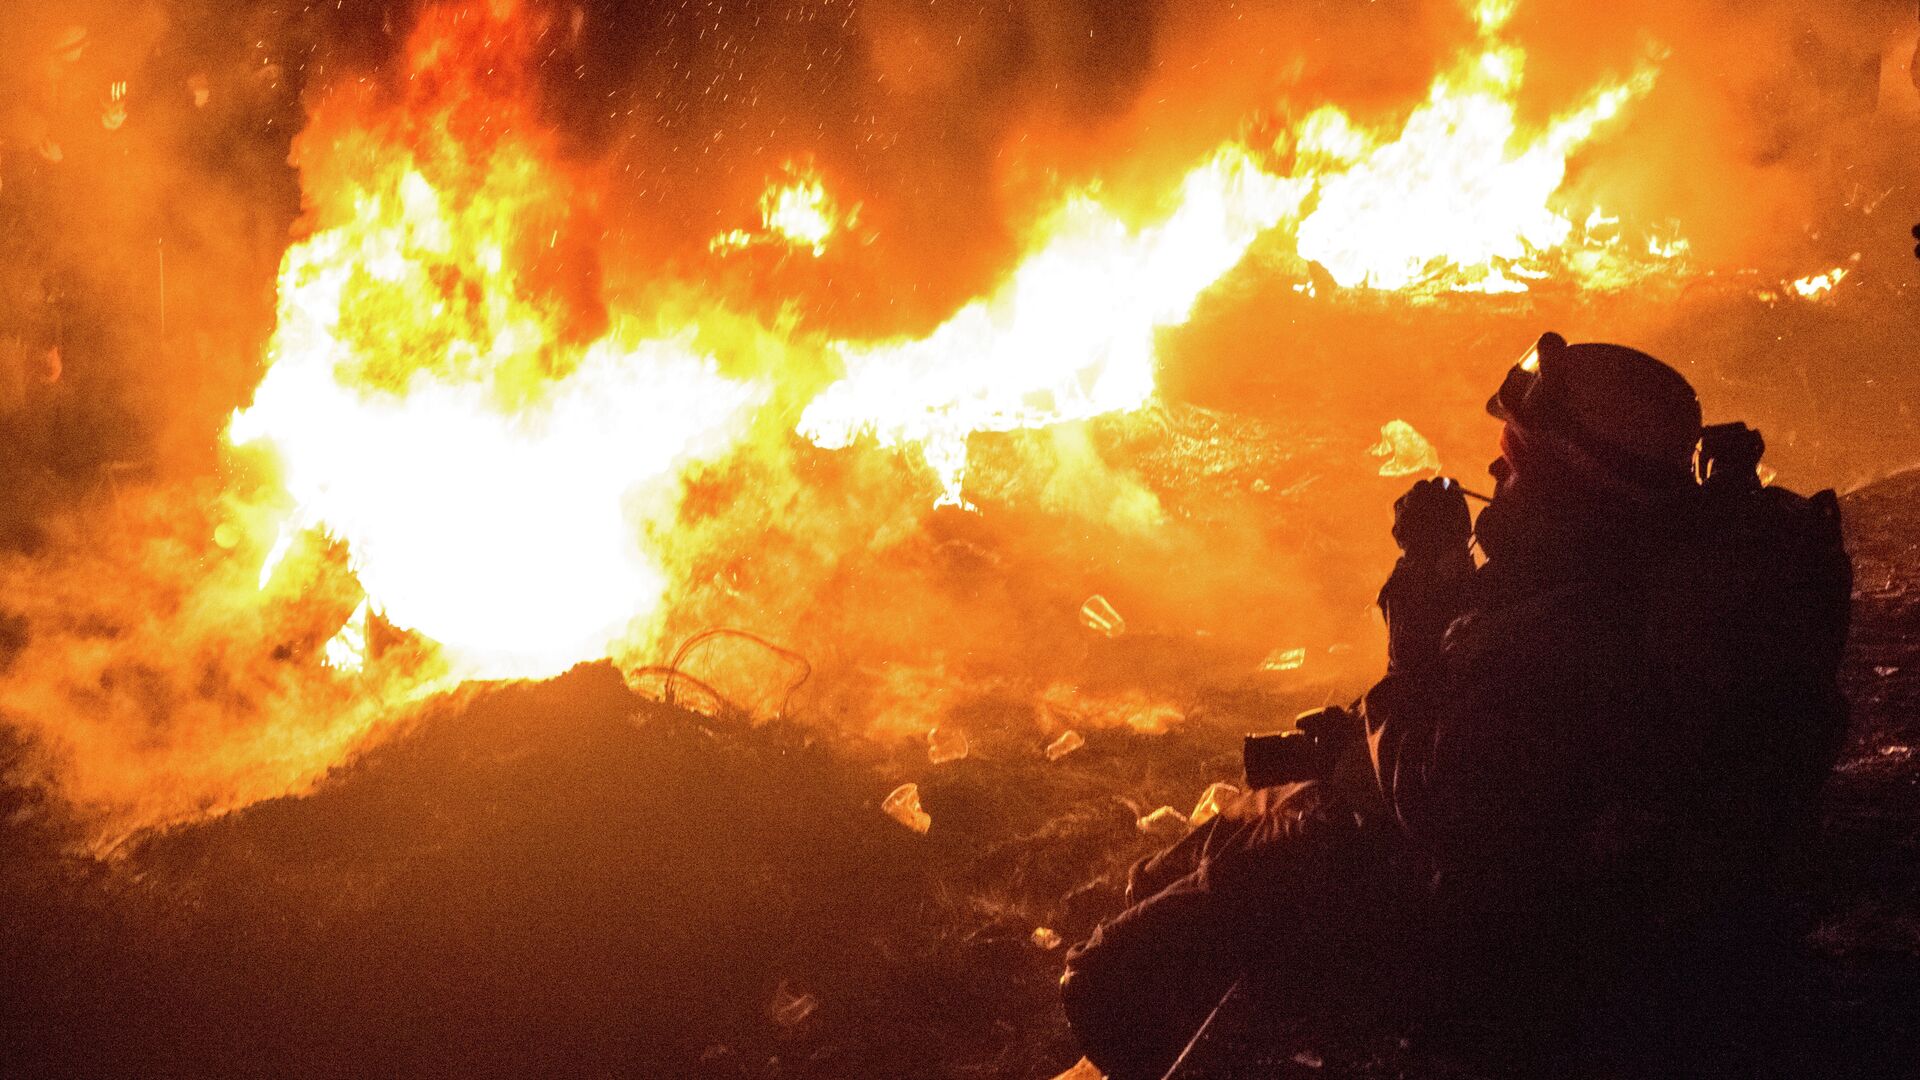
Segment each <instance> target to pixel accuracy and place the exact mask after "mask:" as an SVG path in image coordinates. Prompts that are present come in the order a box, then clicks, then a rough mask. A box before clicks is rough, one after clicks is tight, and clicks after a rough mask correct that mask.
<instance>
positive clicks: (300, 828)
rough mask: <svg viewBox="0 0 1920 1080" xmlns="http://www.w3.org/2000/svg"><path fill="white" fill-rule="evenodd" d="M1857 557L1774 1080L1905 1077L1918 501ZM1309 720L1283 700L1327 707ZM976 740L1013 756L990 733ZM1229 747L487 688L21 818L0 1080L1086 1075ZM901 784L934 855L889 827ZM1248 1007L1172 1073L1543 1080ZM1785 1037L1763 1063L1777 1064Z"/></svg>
mask: <svg viewBox="0 0 1920 1080" xmlns="http://www.w3.org/2000/svg"><path fill="white" fill-rule="evenodd" d="M1846 508H1847V515H1848V524H1849V529H1850V534H1851V538H1852V539H1851V543H1852V547H1853V551H1854V554H1855V558H1856V560H1857V566H1858V593H1857V608H1856V625H1855V632H1854V639H1853V644H1852V648H1851V653H1850V658H1849V662H1848V667H1847V672H1846V680H1847V688H1848V691H1849V693H1850V695H1851V696H1852V699H1853V701H1854V703H1855V709H1856V714H1857V715H1856V722H1855V730H1854V734H1853V736H1852V738H1851V741H1850V743H1849V746H1848V748H1847V750H1846V753H1845V755H1844V759H1843V763H1842V765H1841V767H1840V769H1839V770H1838V771H1837V772H1836V774H1835V777H1834V781H1833V790H1832V796H1831V802H1830V809H1829V812H1828V814H1827V817H1826V820H1825V823H1824V842H1823V843H1822V844H1821V845H1820V854H1819V865H1818V867H1817V873H1816V875H1815V878H1814V880H1815V881H1816V882H1817V884H1816V885H1815V886H1813V887H1812V888H1811V890H1810V894H1809V903H1810V905H1811V908H1812V909H1813V911H1814V912H1815V914H1816V922H1817V926H1818V929H1817V930H1816V932H1815V933H1814V934H1813V935H1812V936H1811V937H1810V938H1809V940H1808V941H1807V943H1806V945H1805V948H1804V950H1803V952H1802V954H1801V961H1802V962H1801V963H1800V964H1799V965H1798V966H1797V967H1796V969H1795V970H1796V973H1797V975H1796V979H1795V980H1794V981H1792V982H1791V984H1790V985H1787V984H1783V986H1784V987H1785V988H1784V989H1782V990H1781V991H1780V994H1781V995H1785V998H1784V1000H1786V1001H1787V1003H1788V1004H1789V1005H1790V1006H1791V1008H1789V1009H1787V1010H1785V1013H1786V1014H1787V1015H1790V1016H1792V1017H1794V1018H1795V1021H1794V1023H1793V1024H1792V1025H1788V1026H1778V1025H1774V1024H1772V1023H1768V1024H1767V1025H1766V1027H1765V1028H1764V1029H1762V1028H1760V1027H1756V1028H1755V1029H1754V1030H1752V1031H1751V1032H1748V1033H1746V1034H1750V1035H1751V1037H1752V1039H1751V1041H1752V1042H1753V1043H1755V1044H1757V1045H1759V1044H1764V1045H1767V1046H1776V1045H1777V1046H1781V1047H1784V1049H1782V1050H1781V1051H1780V1052H1779V1053H1780V1054H1800V1055H1801V1057H1800V1058H1798V1059H1796V1058H1792V1057H1781V1056H1779V1055H1778V1054H1776V1055H1775V1056H1774V1058H1773V1060H1774V1061H1775V1062H1776V1063H1779V1062H1789V1063H1791V1064H1796V1065H1797V1064H1801V1063H1803V1064H1804V1068H1788V1069H1787V1070H1786V1072H1785V1075H1795V1074H1797V1075H1806V1076H1860V1075H1875V1076H1897V1075H1920V1065H1916V1062H1920V1038H1917V1035H1920V760H1916V758H1915V755H1914V752H1913V748H1914V747H1915V746H1916V745H1920V474H1907V475H1905V476H1902V477H1897V478H1895V479H1893V480H1889V481H1885V482H1882V483H1880V484H1878V485H1875V486H1873V487H1871V488H1868V489H1865V490H1863V491H1861V492H1858V493H1856V494H1855V495H1853V496H1851V497H1849V498H1848V499H1847V500H1846ZM1317 703H1318V702H1317V701H1309V702H1305V704H1317ZM971 708H972V709H974V710H975V712H976V713H977V714H979V715H978V716H977V717H976V719H977V721H978V725H977V726H978V727H979V728H980V729H983V730H984V729H988V728H989V727H991V720H992V716H991V714H992V713H993V712H994V711H995V710H1003V711H1005V712H1006V714H1007V717H1006V719H1007V722H1006V723H1005V724H1004V725H1002V726H1001V730H1006V731H1020V730H1025V729H1030V728H1031V725H1030V724H1023V723H1022V722H1021V721H1022V720H1023V717H1021V716H1020V715H1019V713H1020V710H1021V709H1024V708H1026V706H1024V705H1017V704H1015V703H1011V702H995V701H992V700H982V701H980V702H977V703H975V704H974V705H973V706H971ZM1237 731H1238V728H1236V727H1235V722H1234V721H1232V720H1228V719H1220V720H1218V721H1210V720H1208V719H1206V718H1205V717H1204V716H1203V717H1197V718H1193V719H1190V720H1189V721H1188V722H1187V723H1186V724H1184V725H1183V726H1181V727H1179V728H1177V729H1176V730H1175V731H1173V732H1171V733H1169V734H1166V735H1159V736H1141V735H1134V734H1131V733H1128V732H1126V731H1125V730H1124V729H1122V730H1119V731H1108V732H1092V733H1089V738H1088V745H1087V746H1086V747H1085V748H1084V749H1082V750H1080V751H1079V752H1077V753H1075V754H1073V755H1071V756H1068V757H1066V758H1064V759H1062V760H1061V761H1059V762H1048V761H1046V760H1045V758H1044V757H1043V756H1042V754H1041V746H1042V744H1043V742H1044V740H1043V739H1042V738H1039V737H1033V738H1028V737H1026V736H1012V735H1009V736H1003V737H999V738H990V739H983V740H980V741H977V742H976V745H975V750H974V753H973V754H972V755H970V756H969V757H968V758H966V759H964V760H962V761H957V762H952V763H948V764H945V765H939V766H929V765H928V764H927V762H926V760H925V758H924V756H923V750H922V747H921V746H920V744H918V743H903V744H902V745H899V746H894V747H874V746H869V745H859V744H855V743H852V742H848V741H841V740H835V741H823V740H819V739H817V738H816V735H815V733H814V732H813V731H812V730H811V729H808V728H804V727H800V726H795V725H790V724H784V723H777V724H772V725H766V726H762V727H758V728H736V727H731V726H728V725H725V724H722V723H719V722H715V721H708V720H705V719H703V718H700V717H697V716H694V715H692V714H689V713H685V712H681V711H677V710H672V709H668V708H665V707H662V706H657V705H654V704H651V703H649V702H646V701H644V700H642V699H640V698H638V697H636V696H634V695H633V694H632V693H630V692H629V691H628V690H627V688H626V687H625V686H624V685H623V684H622V683H621V682H620V680H619V679H618V678H617V676H616V675H615V674H614V673H613V672H612V671H611V670H609V669H606V668H601V667H587V668H582V669H579V670H576V671H575V672H573V673H572V674H570V675H568V676H566V677H564V678H561V679H558V680H555V681H552V682H549V683H545V684H539V685H525V686H511V687H504V688H499V689H496V690H492V691H486V692H483V693H482V694H481V695H480V696H478V697H477V698H476V699H474V700H472V701H470V702H468V703H467V704H465V705H463V706H460V707H457V708H456V707H452V706H449V707H448V708H447V709H446V710H444V712H443V714H442V715H439V716H435V717H429V718H428V719H427V720H425V721H424V722H423V723H422V724H421V725H420V726H419V727H418V728H417V729H416V730H415V731H414V733H413V734H412V735H411V736H409V737H407V738H406V739H404V740H402V741H399V742H396V743H394V744H391V745H389V746H387V747H385V748H384V749H381V750H379V751H377V752H375V753H373V754H371V755H370V756H368V757H367V758H365V759H364V760H362V761H361V762H359V763H358V764H356V765H354V766H352V767H351V768H348V769H346V770H343V771H342V772H341V773H340V774H339V775H338V776H337V777H336V778H335V779H334V780H333V781H332V782H331V783H330V784H328V785H327V786H326V787H325V788H324V789H323V790H322V791H321V792H319V793H318V794H316V795H314V796H311V797H309V798H305V799H298V800H294V799H287V800H279V801H275V802H271V803H267V804H262V805H259V806H255V807H253V808H251V809H249V810H247V811H245V812H242V813H239V814H235V815H231V816H229V817H227V818H224V819H221V820H217V821H214V822H210V823H207V824H203V825H199V826H195V827H190V828H183V829H178V830H175V831H173V832H171V833H168V834H166V835H163V836H159V837H156V838H153V839H150V840H148V841H146V842H144V843H142V844H140V845H138V846H137V847H135V848H134V849H133V850H131V851H130V852H129V853H127V854H126V855H125V857H124V858H121V859H119V860H117V861H115V862H112V863H110V864H101V863H93V862H87V861H80V860H76V859H73V858H71V857H67V856H64V855H62V854H61V850H62V843H63V842H64V840H65V839H66V837H65V836H64V834H63V831H62V829H61V827H60V826H59V825H58V824H57V821H58V819H57V816H56V815H54V814H51V813H49V812H48V811H47V809H46V808H45V807H44V806H43V805H42V804H41V802H40V799H39V797H38V795H37V794H36V793H35V792H32V791H23V790H13V791H9V792H7V793H6V794H5V805H4V807H3V808H0V810H4V819H3V820H4V825H0V829H3V830H4V832H0V837H4V846H0V903H3V904H4V912H5V924H4V926H5V929H4V935H3V936H0V970H3V971H4V972H5V973H6V975H5V979H4V983H0V1019H3V1020H4V1036H3V1038H0V1053H3V1054H4V1055H5V1060H3V1061H0V1075H4V1076H8V1077H15V1076H19V1077H29V1076H61V1077H67V1076H102V1077H106V1076H112V1077H121V1076H136V1075H137V1076H146V1077H168V1076H182V1077H185V1076H192V1077H213V1076H242V1075H244V1076H262V1075H271V1076H285V1077H330V1076H364V1075H389V1076H460V1077H474V1076H513V1077H523V1076H569V1077H577V1076H644V1077H682V1076H685V1077H774V1076H779V1077H1001V1076H1007V1077H1045V1076H1048V1075H1051V1074H1052V1073H1053V1072H1056V1071H1058V1070H1059V1069H1062V1068H1064V1067H1065V1066H1067V1065H1068V1064H1069V1063H1071V1062H1072V1061H1073V1060H1074V1058H1075V1056H1076V1053H1075V1051H1074V1049H1073V1047H1072V1045H1071V1041H1070V1038H1069V1037H1068V1035H1067V1033H1066V1031H1065V1029H1064V1022H1063V1020H1062V1018H1061V1015H1060V1012H1059V1009H1058V1006H1057V1004H1056V1003H1055V1000H1054V988H1053V984H1054V979H1055V977H1056V976H1057V973H1058V970H1059V965H1060V950H1059V949H1047V948H1042V947H1040V946H1038V945H1036V944H1034V943H1033V942H1032V940H1031V934H1032V932H1033V930H1034V929H1035V928H1036V927H1038V926H1046V927H1049V928H1051V929H1053V930H1055V931H1056V932H1058V934H1059V935H1060V936H1061V937H1063V938H1064V939H1066V940H1067V941H1072V940H1075V939H1076V938H1077V937H1079V936H1082V935H1084V934H1085V933H1086V931H1087V930H1088V929H1090V927H1091V926H1092V924H1093V922H1094V921H1095V920H1096V919H1098V918H1099V917H1101V916H1102V915H1104V914H1106V913H1108V912H1110V911H1111V910H1112V909H1113V908H1114V906H1115V905H1116V904H1117V903H1118V893H1117V890H1116V889H1115V887H1114V882H1116V881H1117V880H1118V875H1119V874H1120V872H1121V871H1122V868H1123V867H1124V866H1125V865H1126V863H1127V862H1128V861H1130V860H1131V859H1132V858H1134V857H1137V856H1138V855H1139V854H1140V853H1142V852H1143V851H1145V850H1147V849H1148V848H1149V847H1151V846H1152V845H1153V844H1154V841H1153V840H1152V839H1150V838H1147V837H1143V836H1142V835H1141V834H1140V832H1139V831H1138V829H1137V828H1136V826H1135V818H1136V816H1137V815H1138V814H1140V813H1141V812H1143V811H1144V810H1147V809H1151V808H1152V807H1153V806H1156V805H1159V804H1160V803H1162V802H1166V803H1172V804H1174V805H1176V806H1179V807H1180V808H1182V809H1185V808H1186V806H1188V805H1190V804H1191V800H1192V799H1193V798H1194V796H1195V795H1196V794H1197V793H1198V791H1199V790H1200V789H1201V788H1203V787H1204V786H1205V784H1206V783H1207V782H1208V781H1210V780H1214V779H1222V778H1227V777H1230V776H1232V775H1233V774H1234V773H1235V772H1236V771H1237V761H1236V757H1237V746H1236V735H1237ZM902 779H917V780H918V781H919V783H920V785H921V790H922V794H923V799H924V803H925V806H926V809H927V810H928V811H929V812H930V813H931V815H932V817H933V821H934V824H933V827H932V830H931V831H930V833H929V834H928V835H927V836H925V837H920V836H916V835H914V834H912V833H910V832H908V831H907V830H906V829H904V828H902V827H900V826H899V825H897V824H895V823H894V822H893V821H891V820H889V819H888V818H886V817H885V816H884V815H882V814H881V812H880V811H879V809H878V803H879V801H880V799H881V798H882V797H883V796H884V795H885V794H886V792H887V791H889V790H890V789H891V788H892V787H893V786H894V784H896V783H898V782H899V781H900V780H902ZM1262 1000H1263V999H1262V998H1261V996H1260V994H1259V993H1254V994H1251V995H1249V996H1248V997H1247V998H1246V999H1245V1000H1244V1001H1243V1002H1242V1003H1241V1004H1239V1005H1237V1006H1235V1007H1234V1009H1233V1010H1231V1011H1230V1012H1229V1013H1228V1014H1226V1019H1225V1020H1224V1021H1223V1024H1222V1026H1221V1027H1220V1028H1219V1029H1217V1032H1216V1037H1215V1039H1214V1041H1213V1042H1212V1043H1210V1044H1209V1045H1208V1046H1206V1047H1203V1048H1202V1052H1201V1053H1200V1054H1199V1055H1197V1057H1196V1059H1195V1060H1194V1062H1193V1065H1194V1066H1195V1073H1194V1075H1196V1076H1205V1077H1213V1078H1224V1077H1253V1076H1262V1077H1266V1076H1284V1075H1299V1076H1318V1077H1330V1076H1361V1077H1389V1076H1394V1077H1435V1078H1438V1077H1448V1078H1452V1077H1467V1076H1504V1075H1529V1074H1534V1075H1537V1074H1538V1073H1539V1072H1540V1071H1541V1066H1540V1061H1541V1059H1540V1058H1539V1057H1537V1056H1531V1053H1532V1052H1531V1051H1529V1052H1525V1053H1523V1052H1522V1051H1521V1050H1520V1049H1519V1048H1518V1046H1519V1044H1518V1043H1516V1042H1514V1041H1511V1040H1504V1039H1500V1038H1494V1039H1491V1040H1489V1039H1486V1038H1484V1037H1475V1036H1472V1035H1470V1034H1468V1033H1465V1032H1457V1031H1451V1030H1445V1029H1435V1028H1433V1027H1432V1026H1431V1025H1428V1026H1408V1025H1406V1024H1404V1023H1400V1022H1397V1021H1383V1020H1380V1019H1378V1018H1367V1017H1357V1016H1354V1015H1352V1014H1335V1013H1328V1012H1324V1011H1322V1012H1320V1013H1315V1014H1310V1015H1308V1016H1306V1017H1305V1018H1302V1019H1297V1020H1292V1021H1285V1022H1281V1021H1277V1020H1275V1019H1274V1018H1273V1017H1272V1016H1271V1014H1270V1013H1267V1012H1264V1011H1263V1010H1262V1009H1261V1008H1260V1005H1261V1003H1262ZM1783 1035H1785V1036H1787V1037H1785V1038H1782V1036H1783Z"/></svg>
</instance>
